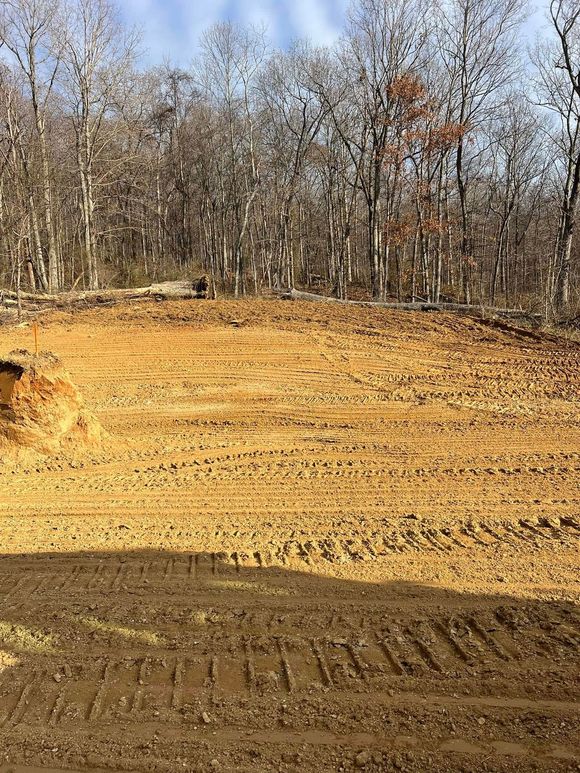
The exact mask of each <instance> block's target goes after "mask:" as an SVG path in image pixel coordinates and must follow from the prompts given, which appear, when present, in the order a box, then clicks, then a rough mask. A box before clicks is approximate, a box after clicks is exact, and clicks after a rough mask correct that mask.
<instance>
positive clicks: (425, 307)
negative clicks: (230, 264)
mask: <svg viewBox="0 0 580 773" xmlns="http://www.w3.org/2000/svg"><path fill="white" fill-rule="evenodd" d="M279 297H280V298H281V300H283V301H316V302H320V303H340V304H344V305H350V306H370V307H376V308H380V309H394V310H399V311H459V312H462V313H463V314H469V315H472V316H476V317H485V316H487V315H490V314H491V315H494V316H499V317H519V318H523V317H525V318H527V319H533V320H541V319H542V315H541V314H536V313H534V312H530V311H524V310H522V309H498V308H495V307H489V306H475V305H469V304H465V303H430V302H427V301H425V302H419V301H415V302H412V303H411V302H409V303H398V302H389V301H349V300H344V299H342V298H334V297H332V296H328V295H316V294H315V293H308V292H304V291H302V290H295V289H294V288H293V287H292V288H290V289H288V290H283V291H282V292H280V293H279Z"/></svg>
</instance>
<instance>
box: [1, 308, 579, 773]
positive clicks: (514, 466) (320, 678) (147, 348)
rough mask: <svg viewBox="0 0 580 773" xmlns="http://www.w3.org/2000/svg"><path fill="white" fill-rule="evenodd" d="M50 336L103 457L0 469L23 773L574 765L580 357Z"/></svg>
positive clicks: (357, 335) (7, 744) (157, 312)
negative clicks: (97, 431) (92, 422)
mask: <svg viewBox="0 0 580 773" xmlns="http://www.w3.org/2000/svg"><path fill="white" fill-rule="evenodd" d="M234 321H235V323H236V324H232V323H233V322H234ZM31 339H32V334H31V331H30V329H29V328H23V327H20V328H16V327H4V328H0V359H1V358H2V356H3V355H6V354H7V353H8V352H9V351H10V350H13V349H16V348H22V347H28V348H30V345H31ZM40 341H41V346H42V348H43V349H46V350H50V351H53V352H55V353H56V354H57V355H58V356H59V357H60V358H61V360H62V362H63V365H64V367H65V368H66V369H67V371H68V373H69V374H70V376H71V378H72V380H73V382H74V383H75V384H76V386H77V387H78V388H79V390H80V392H81V394H82V395H83V397H84V401H85V405H86V407H87V409H88V410H89V411H91V412H93V413H94V414H95V415H96V417H97V418H98V420H99V421H100V423H101V424H102V426H103V428H104V429H105V431H106V438H107V439H106V442H104V443H103V445H102V446H100V447H87V446H86V445H83V446H80V447H78V448H77V447H75V446H74V445H70V444H69V445H66V446H63V447H62V448H61V449H60V450H59V452H58V454H57V455H52V456H42V455H41V454H40V453H36V452H32V451H31V453H30V455H29V456H28V457H26V459H24V460H23V459H22V458H21V459H20V460H19V461H18V462H15V461H14V460H12V461H11V459H10V456H9V455H8V454H6V455H5V456H4V460H3V461H4V463H3V464H0V512H1V516H0V546H1V556H0V771H2V772H3V773H5V772H6V771H9V770H10V771H14V772H15V773H20V772H21V771H29V773H30V772H32V771H62V770H65V769H66V770H76V771H86V770H91V771H105V770H106V771H111V770H112V771H147V772H149V771H152V772H153V773H155V772H156V771H167V772H168V773H169V772H170V773H173V772H174V771H194V770H199V771H213V770H215V771H288V772H290V771H295V772H297V771H300V772H302V771H307V772H308V773H310V772H311V771H312V772H314V771H317V772H318V771H353V770H364V771H389V770H406V771H453V770H462V771H486V770H487V771H523V770H537V771H568V770H577V766H578V764H579V763H580V756H579V743H578V738H579V734H578V707H579V704H578V702H577V699H578V673H579V669H578V659H577V658H578V643H579V641H580V639H579V634H580V614H579V607H578V604H579V584H578V579H579V572H578V569H579V561H578V537H579V523H580V518H579V512H580V508H579V503H580V494H579V491H580V486H579V484H580V475H579V469H580V464H579V462H580V404H579V386H580V367H579V366H580V347H579V346H578V344H574V343H572V342H567V341H564V340H561V339H557V338H554V337H549V336H542V335H540V334H534V333H530V332H529V331H524V330H517V329H515V328H514V329H512V328H509V327H506V326H501V327H497V326H493V325H492V324H486V323H484V322H480V321H475V320H472V319H468V318H461V317H458V316H452V315H448V314H412V313H402V312H393V311H385V310H382V311H381V310H376V309H367V308H344V307H336V306H322V305H320V306H319V305H314V304H301V303H284V302H279V301H278V302H277V301H261V302H254V301H252V302H211V301H208V302H205V301H204V302H201V301H200V302H175V303H165V304H154V303H143V304H136V305H133V306H119V307H116V308H114V309H109V310H106V309H105V310H98V311H97V310H91V311H86V312H75V313H64V312H58V313H57V312H53V313H50V314H48V315H46V316H45V317H44V318H43V319H42V320H41V330H40Z"/></svg>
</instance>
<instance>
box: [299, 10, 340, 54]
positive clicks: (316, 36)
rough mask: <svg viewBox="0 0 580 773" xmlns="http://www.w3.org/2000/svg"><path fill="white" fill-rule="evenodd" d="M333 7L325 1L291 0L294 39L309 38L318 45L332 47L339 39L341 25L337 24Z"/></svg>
mask: <svg viewBox="0 0 580 773" xmlns="http://www.w3.org/2000/svg"><path fill="white" fill-rule="evenodd" d="M333 6H336V3H335V2H333V1H332V0H330V2H324V0H289V2H288V15H289V17H290V19H291V20H292V22H293V28H294V37H298V38H309V39H310V40H311V41H312V42H313V43H315V44H317V45H331V44H332V43H334V41H335V40H336V39H337V38H338V36H339V35H340V31H341V25H340V24H339V23H337V18H336V15H335V13H333Z"/></svg>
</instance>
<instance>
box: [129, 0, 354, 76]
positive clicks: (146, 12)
mask: <svg viewBox="0 0 580 773" xmlns="http://www.w3.org/2000/svg"><path fill="white" fill-rule="evenodd" d="M120 2H121V10H122V13H123V16H124V17H125V19H126V20H127V21H128V22H129V23H133V24H137V25H138V26H139V27H141V28H142V29H143V47H144V48H145V49H146V60H147V61H149V62H154V63H159V62H161V61H163V59H164V58H167V59H169V60H170V61H172V62H175V63H177V64H181V65H187V64H188V63H189V62H190V61H191V59H192V57H193V56H194V55H195V52H196V48H197V45H198V42H199V39H200V36H201V34H202V33H203V31H204V30H205V29H207V27H209V26H211V25H212V24H214V23H215V22H217V21H224V20H226V19H231V20H232V21H235V22H239V23H241V24H253V25H260V24H262V25H264V26H265V27H266V29H267V32H268V37H269V38H270V40H271V41H272V43H273V44H274V45H276V46H285V45H286V44H287V43H288V42H289V41H290V40H292V39H296V38H309V39H310V40H311V41H312V42H313V43H315V44H318V45H328V44H331V43H333V42H334V41H335V40H336V39H337V37H338V35H339V34H340V30H341V26H342V20H343V18H344V10H345V6H346V4H347V3H348V0H205V2H203V0H120Z"/></svg>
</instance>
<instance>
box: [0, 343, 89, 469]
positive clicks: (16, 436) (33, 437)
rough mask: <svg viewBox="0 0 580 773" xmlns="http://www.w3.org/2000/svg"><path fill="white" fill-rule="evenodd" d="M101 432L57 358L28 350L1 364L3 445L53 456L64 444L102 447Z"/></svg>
mask: <svg viewBox="0 0 580 773" xmlns="http://www.w3.org/2000/svg"><path fill="white" fill-rule="evenodd" d="M101 437H102V432H101V427H100V424H99V422H98V421H97V419H96V418H95V417H94V416H93V415H92V414H90V413H89V412H88V411H87V410H85V408H84V407H83V401H82V398H81V396H80V393H79V391H78V389H77V388H76V386H75V385H74V384H73V382H72V381H71V379H70V376H69V375H68V373H67V372H66V370H65V369H64V367H63V366H62V364H61V362H60V361H59V359H58V357H57V356H56V355H54V354H52V353H51V352H43V353H41V354H38V355H34V354H31V353H30V352H28V351H26V350H25V349H19V350H17V351H13V352H11V353H10V354H9V355H8V356H7V357H6V358H4V359H0V443H1V442H2V441H4V443H3V449H4V450H5V452H6V453H7V454H8V453H9V451H10V448H9V446H10V445H12V446H13V447H16V448H18V447H24V448H32V449H35V450H37V451H40V452H42V453H54V452H56V451H58V450H59V449H60V448H61V446H62V444H63V443H65V442H66V443H68V444H69V445H73V446H74V445H83V446H86V445H98V444H99V443H100V441H101Z"/></svg>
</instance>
